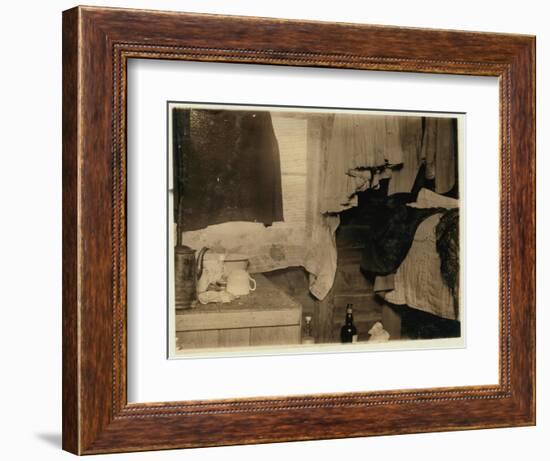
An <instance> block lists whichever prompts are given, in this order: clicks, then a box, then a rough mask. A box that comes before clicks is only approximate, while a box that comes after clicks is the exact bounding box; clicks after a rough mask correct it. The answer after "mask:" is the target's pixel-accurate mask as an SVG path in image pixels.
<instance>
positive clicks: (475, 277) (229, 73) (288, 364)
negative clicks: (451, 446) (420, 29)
mask: <svg viewBox="0 0 550 461" xmlns="http://www.w3.org/2000/svg"><path fill="white" fill-rule="evenodd" d="M182 81H185V85H182ZM227 88H231V91H227ZM265 88H275V89H278V88H281V89H284V90H273V91H271V92H267V93H266V91H265ZM128 92H129V103H128V211H127V216H128V242H129V247H128V313H129V314H128V319H129V320H128V344H129V345H128V348H129V350H128V375H129V376H128V398H129V400H130V401H132V402H151V401H153V402H155V401H175V400H192V399H208V398H231V397H251V396H268V395H300V394H308V393H323V392H325V393H331V392H360V391H368V390H386V389H406V388H409V389H410V388H426V387H449V386H453V385H490V384H496V383H497V382H498V319H499V315H498V300H499V297H498V274H499V264H498V235H499V227H498V225H499V220H498V210H499V164H498V144H499V137H498V118H499V104H498V96H499V91H498V81H497V79H496V78H493V77H461V76H453V75H413V74H407V73H396V72H393V73H390V72H365V71H355V70H343V69H339V70H334V69H307V68H288V67H282V66H257V65H256V66H254V65H235V64H223V63H188V62H184V63H182V62H176V61H163V62H159V61H151V60H139V61H134V62H131V63H130V64H129V67H128ZM166 100H179V101H190V100H194V101H201V102H233V103H235V102H239V103H261V104H266V105H269V104H282V105H295V106H312V105H315V104H317V105H319V106H323V107H338V106H340V107H348V108H349V107H362V108H378V109H389V110H399V109H401V110H407V109H408V110H416V111H423V110H424V111H443V110H446V111H450V112H455V113H459V112H464V113H466V114H467V115H466V117H465V125H466V127H465V130H461V132H460V136H461V137H460V145H461V146H463V145H464V131H465V132H466V141H465V143H466V148H465V154H466V155H465V156H464V155H462V156H461V160H464V158H465V162H461V169H462V170H463V171H464V166H465V172H466V173H465V175H464V176H465V180H466V182H465V184H466V185H465V186H462V189H461V190H463V191H465V192H466V194H462V196H461V198H462V200H463V201H462V206H463V211H465V213H462V215H463V216H464V215H465V216H466V225H465V226H464V227H463V229H464V228H465V229H466V232H463V233H462V235H463V236H464V234H465V240H466V245H465V248H466V251H465V253H464V254H465V256H466V257H465V258H464V259H463V262H465V263H466V264H465V277H464V278H463V280H465V284H463V285H462V287H461V288H464V290H465V296H463V297H462V299H463V300H464V301H465V309H466V322H464V323H463V324H464V325H465V329H466V338H467V347H466V348H464V347H461V348H455V349H451V350H449V349H447V350H426V349H427V348H430V349H435V344H434V342H433V341H432V342H430V341H426V342H422V343H424V344H422V345H421V344H419V343H417V342H415V343H409V344H408V345H407V346H408V347H409V349H419V348H420V347H423V348H425V349H424V350H408V351H401V352H395V351H390V352H387V351H385V352H383V351H380V349H381V348H380V347H378V351H377V352H363V353H359V352H358V351H359V350H361V349H363V350H365V349H366V348H367V347H368V346H371V345H370V344H368V343H367V345H362V346H360V345H359V346H355V347H354V349H353V350H354V352H356V353H354V354H349V353H343V354H342V353H332V354H326V353H325V354H319V353H318V354H315V355H311V354H303V353H302V354H296V353H295V354H294V355H287V356H282V355H273V354H272V355H271V356H266V355H264V356H256V357H230V358H228V357H224V358H213V357H211V358H208V359H204V358H203V359H198V358H195V359H189V358H188V359H180V360H166V352H165V350H166V338H165V337H164V336H161V335H163V334H164V333H165V332H166V324H167V319H166V316H165V312H166V309H163V307H164V306H165V300H166V298H167V296H166V286H167V283H166V280H167V277H166V272H165V268H166V267H167V263H166V221H167V219H166V103H165V101H166ZM432 115H433V114H432ZM462 126H463V125H462V124H461V129H462ZM462 153H464V152H462ZM464 163H465V165H464ZM461 179H463V178H461ZM480 222H483V226H482V227H480V226H479V223H480ZM184 243H185V242H184ZM462 248H464V246H463V247H462ZM463 256H464V255H463ZM462 266H463V267H464V264H463V265H462ZM172 312H173V311H172ZM172 321H173V319H172ZM172 334H173V333H172ZM437 343H438V345H437V347H441V348H444V347H445V346H447V347H451V345H452V344H454V345H455V346H456V343H457V342H456V340H447V341H437ZM391 346H393V347H398V345H396V344H395V343H393V344H391ZM401 347H403V346H401ZM387 348H388V347H387V346H386V349H387ZM342 349H347V350H349V349H348V348H345V346H344V347H340V348H339V350H340V352H341V351H342ZM325 350H326V349H325ZM335 350H338V346H336V347H335V346H332V351H333V352H334V351H335ZM287 353H289V351H287ZM264 354H265V352H264ZM242 355H245V354H242ZM350 369H353V370H356V372H355V373H353V374H351V375H350V373H349V372H348V370H350ZM187 376H193V377H194V378H193V380H188V379H186V377H187ZM181 383H185V386H182V385H181Z"/></svg>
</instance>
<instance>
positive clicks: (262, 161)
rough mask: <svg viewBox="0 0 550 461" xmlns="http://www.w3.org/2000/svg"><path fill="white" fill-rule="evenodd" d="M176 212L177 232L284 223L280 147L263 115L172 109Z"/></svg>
mask: <svg viewBox="0 0 550 461" xmlns="http://www.w3.org/2000/svg"><path fill="white" fill-rule="evenodd" d="M172 115H173V130H174V136H173V140H174V145H173V147H174V148H173V152H174V166H175V172H174V173H175V178H176V181H175V183H177V184H176V187H175V191H177V193H176V195H177V196H176V197H175V208H176V210H175V213H176V217H177V216H178V215H179V221H180V222H181V230H182V231H190V230H197V229H201V228H205V227H207V226H210V225H212V224H219V223H223V222H227V221H250V222H260V223H263V224H265V225H271V224H272V223H273V222H275V221H282V220H283V206H282V192H281V166H280V159H279V147H278V143H277V139H276V138H275V134H274V131H273V124H272V122H271V115H270V114H269V112H264V111H253V110H250V111H241V110H210V109H208V110H206V109H191V110H190V109H174V112H173V114H172Z"/></svg>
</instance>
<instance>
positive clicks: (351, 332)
mask: <svg viewBox="0 0 550 461" xmlns="http://www.w3.org/2000/svg"><path fill="white" fill-rule="evenodd" d="M340 340H341V341H342V342H343V343H356V342H357V328H355V325H354V324H353V306H352V305H351V304H348V305H347V306H346V323H345V324H344V325H343V326H342V329H341V330H340Z"/></svg>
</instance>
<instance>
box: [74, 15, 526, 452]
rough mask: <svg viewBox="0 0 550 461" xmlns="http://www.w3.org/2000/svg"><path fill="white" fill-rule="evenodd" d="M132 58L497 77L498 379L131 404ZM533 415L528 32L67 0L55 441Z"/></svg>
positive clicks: (117, 444)
mask: <svg viewBox="0 0 550 461" xmlns="http://www.w3.org/2000/svg"><path fill="white" fill-rule="evenodd" d="M131 58H146V59H170V60H188V61H218V62H232V63H254V64H258V65H261V64H277V65H284V66H313V67H330V68H346V69H368V70H384V71H407V72H426V73H442V74H459V75H487V76H496V77H499V82H500V165H501V171H500V175H501V195H500V226H501V234H500V248H501V252H500V254H501V256H500V353H499V365H500V382H499V384H498V385H494V386H475V387H473V386H469V387H451V388H437V389H418V390H414V391H391V392H387V391H380V392H365V393H345V394H331V395H304V396H297V397H269V398H262V399H257V398H250V399H235V400H206V401H192V402H185V401H184V402H161V403H148V404H129V403H128V402H127V399H126V321H125V319H126V309H127V305H126V238H125V235H126V220H125V203H126V167H125V158H126V144H125V143H126V65H127V62H128V59H131ZM350 407H351V408H353V411H352V412H349V411H348V410H349V408H350ZM533 424H535V38H534V37H532V36H520V35H508V34H494V33H478V32H457V31H447V30H427V29H409V28H398V27H385V26H371V25H356V24H334V23H320V22H306V21H288V20H279V19H265V18H250V17H237V16H233V17H223V16H215V15H201V14H186V13H172V12H160V11H140V10H126V9H111V8H94V7H77V8H73V9H71V10H68V11H65V12H64V13H63V448H64V449H65V450H68V451H70V452H73V453H77V454H91V453H106V452H123V451H138V450H155V449H168V448H182V447H202V446H213V445H233V444H243V443H265V442H277V441H287V440H309V439H324V438H335V437H357V436H368V435H382V434H403V433H412V432H431V431H443V430H462V429H477V428H489V427H506V426H524V425H533Z"/></svg>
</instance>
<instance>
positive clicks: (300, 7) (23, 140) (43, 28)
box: [0, 0, 550, 460]
mask: <svg viewBox="0 0 550 461" xmlns="http://www.w3.org/2000/svg"><path fill="white" fill-rule="evenodd" d="M88 4H101V3H100V2H95V1H91V0H90V1H88ZM109 4H110V5H111V6H128V7H138V8H162V9H172V10H182V11H202V12H212V13H226V14H245V15H259V16H274V17H288V18H297V19H300V18H302V19H319V20H329V21H348V22H363V23H378V24H393V25H404V26H419V27H436V28H455V29H466V30H486V31H495V32H517V33H529V34H536V35H537V48H538V51H537V57H538V76H537V81H538V88H537V106H538V123H537V127H538V130H537V132H538V152H539V162H538V168H537V169H538V178H539V179H538V183H539V188H538V199H537V206H538V209H539V218H538V219H539V222H538V252H539V263H538V268H537V269H538V270H537V278H538V319H537V324H538V328H537V330H538V335H537V337H538V341H537V342H538V359H537V362H538V371H537V375H538V390H539V391H538V405H537V407H538V425H537V426H536V427H530V428H516V429H498V430H483V431H468V432H452V433H438V434H419V435H407V436H393V437H375V438H368V439H365V438H362V439H350V440H330V441H316V442H303V443H286V444H271V445H257V446H244V447H230V448H211V449H201V450H188V451H183V452H182V451H168V452H162V453H154V454H152V453H140V454H125V455H117V456H118V458H120V459H155V460H156V459H160V460H162V459H193V460H195V459H196V460H207V459H220V458H224V459H239V460H244V459H254V460H256V459H273V460H279V459H282V458H283V459H284V458H288V457H290V458H292V459H295V458H304V459H306V458H307V459H309V458H310V457H311V458H317V459H335V458H343V457H353V458H359V459H365V458H367V459H368V458H373V459H374V458H377V459H380V458H384V459H394V458H396V457H402V458H406V459H408V460H416V459H418V460H441V459H445V460H465V459H478V458H479V457H482V456H490V457H491V458H494V459H499V460H517V459H535V460H538V459H546V458H547V456H548V437H549V436H550V421H549V418H550V408H549V402H550V399H549V398H548V395H547V392H548V391H547V390H545V389H548V388H549V387H550V375H549V371H548V366H547V365H546V364H545V361H548V358H547V357H548V352H549V347H550V339H548V335H546V337H544V336H543V334H542V333H543V332H544V331H545V330H546V328H545V327H546V326H547V325H548V318H549V316H548V314H547V313H546V312H545V308H544V307H545V306H544V304H545V301H546V300H547V296H548V291H546V290H547V288H546V290H545V287H544V283H543V280H544V277H545V273H546V267H547V266H546V264H545V262H544V261H543V259H546V260H548V257H550V255H549V254H548V247H547V246H546V245H544V242H543V240H542V236H543V234H544V233H545V234H548V232H549V231H550V229H549V224H550V222H549V218H547V217H546V216H544V215H543V214H542V212H541V211H542V210H543V209H544V206H545V204H546V203H547V200H548V194H549V193H550V182H549V181H546V185H543V184H542V180H541V179H542V178H544V175H545V174H547V173H546V170H547V169H548V168H547V167H548V160H547V159H546V160H545V159H544V158H543V156H542V152H544V151H545V150H547V149H548V135H547V134H546V133H545V132H544V131H543V130H542V127H544V126H548V125H549V123H550V118H549V117H548V107H549V104H550V98H549V95H548V91H547V89H546V87H545V86H544V82H545V81H547V80H548V78H549V75H548V74H549V66H550V58H548V56H549V55H550V45H549V41H550V32H549V31H548V26H547V25H548V19H549V15H548V13H547V12H546V11H545V9H544V8H545V6H544V5H545V2H540V1H534V0H533V1H530V0H524V1H522V2H517V1H516V2H505V1H494V2H479V1H478V0H475V1H469V0H461V1H460V2H452V3H451V2H447V3H442V2H440V1H417V2H410V1H405V0H403V1H392V0H387V1H385V2H375V3H368V4H367V3H365V2H357V1H353V0H349V1H348V0H340V1H338V2H328V1H326V2H320V1H316V2H305V1H303V2H296V1H282V0H279V1H277V2H275V1H269V2H257V1H254V0H250V1H245V0H242V1H241V0H232V1H231V2H227V1H209V0H201V1H199V0H197V1H155V2H153V1H138V0H135V1H131V2H128V1H115V0H111V1H110V2H109ZM73 5H74V3H72V2H68V1H50V2H43V3H42V2H35V3H34V4H33V3H31V2H19V3H16V2H10V3H6V4H5V5H3V9H2V14H1V16H0V34H1V40H0V43H2V45H1V46H2V57H3V61H2V73H1V74H0V79H1V85H0V114H1V120H0V122H1V126H2V131H1V132H0V155H1V163H0V165H1V167H0V197H1V199H0V200H1V202H0V203H1V208H0V210H1V211H2V227H1V228H0V229H1V230H0V236H1V238H0V268H1V270H2V272H1V275H2V278H1V280H2V283H1V284H0V306H1V308H2V314H3V315H2V317H1V319H2V326H3V328H2V329H1V333H0V350H1V351H2V355H1V358H2V380H1V381H0V383H1V384H0V389H1V392H2V398H3V405H2V410H0V421H1V424H2V427H1V428H0V429H1V433H2V444H1V445H0V450H2V458H5V459H10V460H11V459H46V460H48V459H61V458H63V459H69V457H70V456H71V455H69V454H67V453H62V452H61V451H60V439H61V435H60V427H61V10H63V9H66V8H69V7H71V6H73ZM31 110H32V120H33V123H32V130H31V131H29V122H28V120H29V113H30V112H31ZM31 282H32V284H31ZM545 291H546V292H545ZM118 458H116V459H118Z"/></svg>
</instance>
